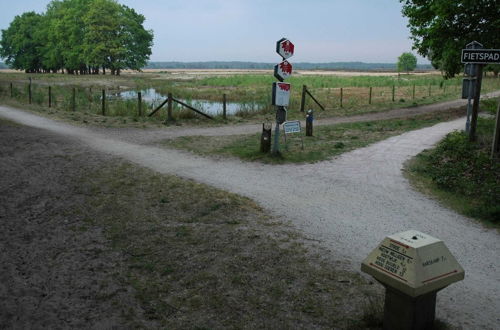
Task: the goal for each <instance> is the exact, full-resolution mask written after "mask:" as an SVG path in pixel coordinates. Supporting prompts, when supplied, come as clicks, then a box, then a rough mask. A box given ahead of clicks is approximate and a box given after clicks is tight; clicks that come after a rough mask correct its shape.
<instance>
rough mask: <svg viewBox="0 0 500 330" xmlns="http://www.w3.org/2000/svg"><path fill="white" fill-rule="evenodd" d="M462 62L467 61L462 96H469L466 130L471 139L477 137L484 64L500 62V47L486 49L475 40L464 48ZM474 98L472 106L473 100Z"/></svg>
mask: <svg viewBox="0 0 500 330" xmlns="http://www.w3.org/2000/svg"><path fill="white" fill-rule="evenodd" d="M461 60H462V63H465V70H464V72H465V74H466V75H467V77H466V78H464V81H463V85H462V98H467V100H468V102H467V122H466V123H465V131H466V132H467V133H469V140H470V141H474V140H475V139H476V126H477V116H478V112H479V99H480V98H481V83H482V79H483V66H484V65H485V64H500V49H484V47H483V45H482V44H480V43H479V42H477V41H473V42H471V43H469V44H467V46H465V49H462V58H461ZM472 99H474V102H473V105H472V106H471V100H472Z"/></svg>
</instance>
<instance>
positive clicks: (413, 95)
mask: <svg viewBox="0 0 500 330" xmlns="http://www.w3.org/2000/svg"><path fill="white" fill-rule="evenodd" d="M414 99H415V84H413V94H412V100H414Z"/></svg>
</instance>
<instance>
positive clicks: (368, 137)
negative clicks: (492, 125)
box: [163, 109, 463, 164]
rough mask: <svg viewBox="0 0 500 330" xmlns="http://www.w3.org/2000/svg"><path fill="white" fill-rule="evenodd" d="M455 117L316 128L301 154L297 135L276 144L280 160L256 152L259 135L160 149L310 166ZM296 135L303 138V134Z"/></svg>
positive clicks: (196, 139)
mask: <svg viewBox="0 0 500 330" xmlns="http://www.w3.org/2000/svg"><path fill="white" fill-rule="evenodd" d="M459 116H463V109H454V110H450V111H446V112H440V113H429V114H425V115H420V116H417V117H414V118H409V119H390V120H380V121H369V122H358V123H345V124H337V125H331V126H318V127H316V128H315V131H314V136H313V137H304V149H303V150H302V142H301V139H300V137H299V135H298V134H293V135H289V136H288V138H287V139H288V141H287V144H284V141H283V140H282V141H281V142H280V143H281V145H282V153H281V156H280V157H273V156H272V155H271V154H268V153H261V152H260V151H259V147H260V134H259V133H257V134H254V135H239V136H215V137H207V136H187V137H180V138H177V139H173V140H166V141H164V142H163V145H165V146H168V147H174V148H179V149H184V150H189V151H192V152H195V153H198V154H202V155H205V156H210V155H218V156H229V157H238V158H240V159H242V160H246V161H259V162H264V163H271V164H283V163H312V162H316V161H321V160H325V159H328V158H331V157H333V156H336V155H339V154H341V153H344V152H347V151H350V150H353V149H356V148H361V147H364V146H367V145H368V144H371V143H374V142H377V141H380V140H383V139H386V138H388V137H391V136H394V135H399V134H401V133H404V132H406V131H410V130H414V129H418V128H422V127H425V126H430V125H433V124H436V123H438V122H441V121H446V120H450V119H454V118H457V117H459ZM300 134H304V132H303V133H300Z"/></svg>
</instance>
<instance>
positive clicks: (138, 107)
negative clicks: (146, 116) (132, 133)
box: [137, 92, 142, 117]
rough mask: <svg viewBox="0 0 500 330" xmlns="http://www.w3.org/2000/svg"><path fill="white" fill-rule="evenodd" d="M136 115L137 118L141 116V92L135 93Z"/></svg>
mask: <svg viewBox="0 0 500 330" xmlns="http://www.w3.org/2000/svg"><path fill="white" fill-rule="evenodd" d="M137 113H138V114H139V117H141V116H142V93H141V92H138V93H137Z"/></svg>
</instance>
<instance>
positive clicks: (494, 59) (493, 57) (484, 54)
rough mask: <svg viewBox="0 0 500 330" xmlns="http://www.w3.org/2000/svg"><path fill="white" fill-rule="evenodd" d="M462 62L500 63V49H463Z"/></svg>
mask: <svg viewBox="0 0 500 330" xmlns="http://www.w3.org/2000/svg"><path fill="white" fill-rule="evenodd" d="M462 63H477V64H491V63H500V49H462Z"/></svg>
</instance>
